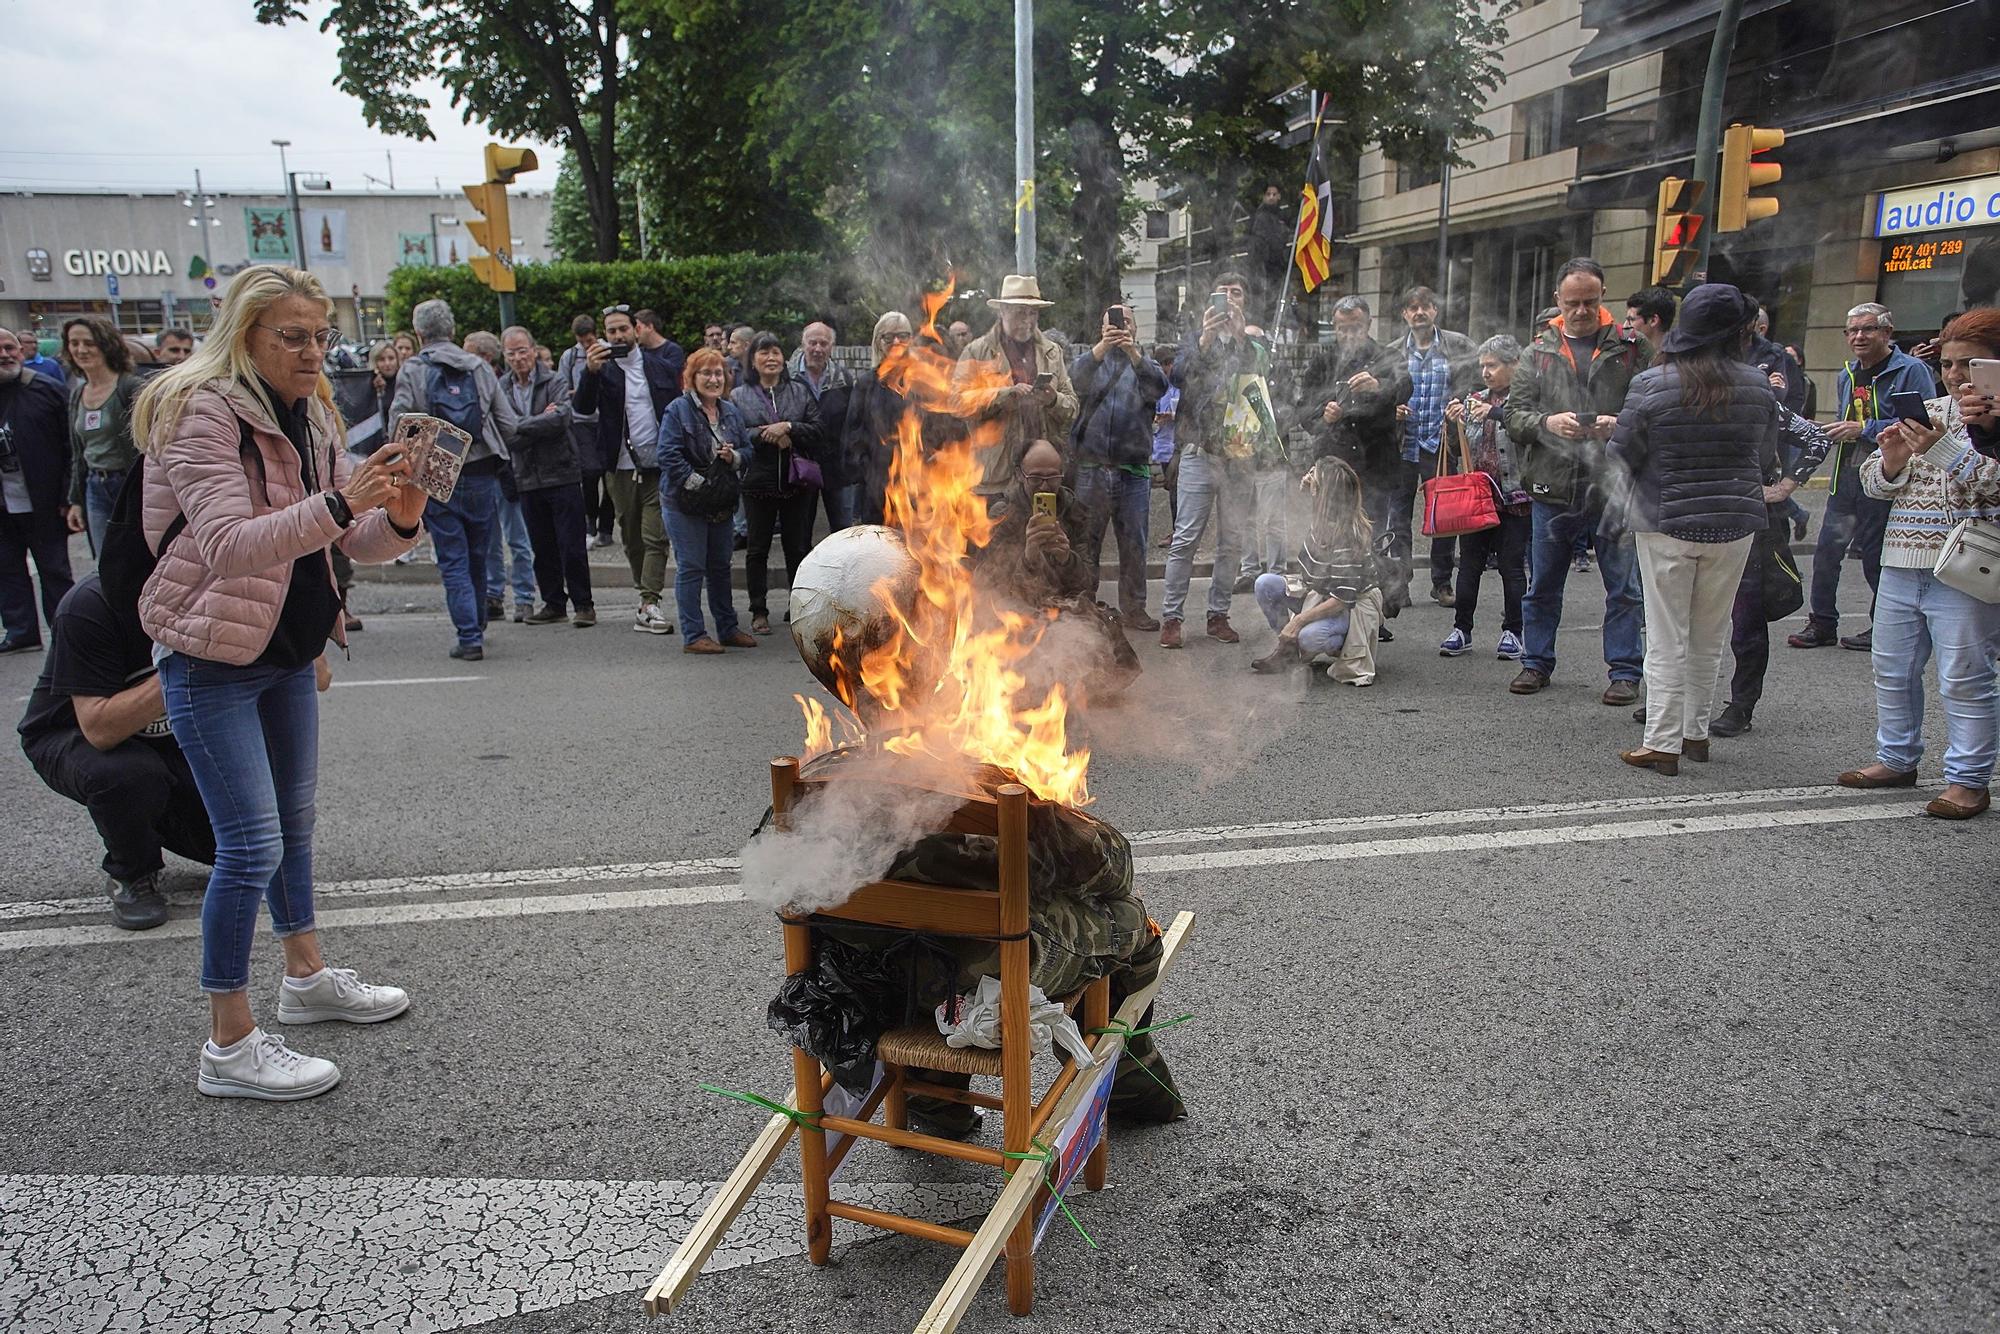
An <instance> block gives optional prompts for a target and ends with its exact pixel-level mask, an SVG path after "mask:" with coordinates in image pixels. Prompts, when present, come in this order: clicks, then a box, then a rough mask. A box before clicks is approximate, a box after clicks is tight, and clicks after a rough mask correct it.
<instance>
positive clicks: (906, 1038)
mask: <svg viewBox="0 0 2000 1334" xmlns="http://www.w3.org/2000/svg"><path fill="white" fill-rule="evenodd" d="M1084 990H1085V989H1078V990H1076V991H1072V992H1071V993H1070V994H1069V995H1067V996H1063V997H1060V998H1059V999H1060V1000H1061V1002H1062V1007H1063V1009H1065V1010H1067V1011H1069V1012H1070V1013H1071V1014H1075V1013H1076V1007H1077V1006H1078V1005H1079V1004H1081V1003H1082V1001H1083V992H1084ZM875 1055H876V1056H877V1057H879V1058H880V1059H882V1060H884V1061H887V1062H888V1063H889V1064H890V1065H914V1066H917V1067H919V1068H921V1069H925V1070H949V1071H951V1072H952V1073H953V1074H958V1075H990V1076H991V1077H993V1078H994V1079H998V1078H1000V1049H999V1048H997V1047H954V1046H952V1045H951V1044H950V1043H949V1042H946V1041H945V1037H944V1034H942V1033H940V1032H938V1030H937V1025H936V1024H911V1025H910V1026H909V1027H908V1028H892V1029H890V1030H889V1031H888V1032H886V1033H884V1034H883V1035H882V1036H881V1037H879V1038H877V1039H876V1041H875Z"/></svg>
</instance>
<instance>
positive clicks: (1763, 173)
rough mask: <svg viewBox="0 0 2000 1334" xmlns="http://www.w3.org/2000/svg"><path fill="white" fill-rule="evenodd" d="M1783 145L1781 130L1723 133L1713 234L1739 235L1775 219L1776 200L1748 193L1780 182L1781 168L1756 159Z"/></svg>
mask: <svg viewBox="0 0 2000 1334" xmlns="http://www.w3.org/2000/svg"><path fill="white" fill-rule="evenodd" d="M1784 143H1785V132H1784V131H1783V130H1760V129H1758V128H1757V127H1756V126H1754V125H1732V126H1730V127H1729V128H1728V129H1727V130H1725V131H1723V135H1722V190H1721V193H1719V194H1718V195H1716V197H1715V230H1717V231H1718V232H1740V231H1742V230H1743V229H1744V228H1745V227H1748V226H1749V225H1750V224H1751V223H1753V222H1756V221H1758V220H1759V219H1762V218H1769V217H1775V216H1776V215H1777V212H1778V201H1777V200H1776V199H1775V198H1773V197H1772V196H1770V195H1753V194H1751V193H1750V192H1751V191H1752V190H1758V189H1762V188H1763V187H1764V186H1767V185H1776V184H1777V183H1778V181H1779V180H1780V179H1782V178H1783V176H1784V174H1785V169H1784V168H1783V167H1781V166H1779V165H1778V164H1777V163H1775V162H1759V161H1758V160H1757V155H1758V154H1759V153H1768V152H1770V151H1771V150H1772V149H1774V148H1782V147H1783V146H1784Z"/></svg>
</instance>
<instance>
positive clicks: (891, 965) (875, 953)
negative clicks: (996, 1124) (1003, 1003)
mask: <svg viewBox="0 0 2000 1334" xmlns="http://www.w3.org/2000/svg"><path fill="white" fill-rule="evenodd" d="M845 929H850V928H843V930H845ZM851 929H855V930H862V929H865V928H851ZM871 934H874V933H872V932H871ZM880 934H881V937H882V943H881V944H880V945H878V946H876V947H873V948H868V947H862V946H856V945H851V944H848V943H847V942H845V941H843V940H840V939H837V938H836V937H834V936H832V935H829V934H828V933H827V932H825V931H814V933H813V936H814V939H813V966H812V967H811V968H809V969H807V970H806V971H805V972H803V973H794V974H792V975H791V976H789V977H787V978H786V979H785V983H784V985H783V986H781V987H780V988H778V994H777V995H776V996H775V997H773V998H772V1000H771V1004H770V1008H769V1009H768V1011H767V1012H766V1014H765V1019H764V1021H765V1023H766V1024H767V1025H769V1027H770V1028H771V1030H772V1031H773V1032H775V1033H783V1034H784V1035H785V1036H786V1037H787V1038H789V1039H791V1042H792V1045H793V1046H795V1047H798V1048H800V1049H801V1050H802V1051H805V1052H806V1053H807V1054H809V1055H811V1056H812V1057H814V1058H815V1059H817V1060H818V1061H819V1062H820V1064H822V1065H824V1066H825V1067H826V1068H827V1069H828V1070H829V1071H830V1072H831V1073H832V1074H833V1077H834V1080H835V1081H836V1082H837V1083H839V1085H840V1086H841V1087H842V1088H844V1089H846V1090H847V1091H848V1092H850V1093H854V1094H856V1095H860V1094H865V1093H866V1092H867V1091H868V1086H869V1085H870V1084H871V1083H873V1082H874V1073H875V1043H876V1041H877V1040H878V1039H879V1038H881V1036H882V1034H884V1033H885V1032H887V1031H888V1030H890V1029H891V1028H900V1027H902V1026H903V1025H905V1024H914V1023H917V1022H919V1020H922V1021H926V1022H929V1021H932V1020H933V1019H934V1015H933V1013H932V1012H933V1011H934V1009H935V1008H936V1006H937V1005H938V1004H939V1003H940V1002H942V1001H943V1000H944V999H945V997H946V996H948V995H950V994H951V988H952V981H953V979H954V978H955V977H956V976H957V972H958V966H957V961H956V960H955V958H954V957H953V956H952V955H951V954H950V953H949V952H948V951H946V950H944V949H942V948H940V947H939V946H938V944H937V943H936V942H934V941H932V940H929V939H927V938H926V937H923V936H920V935H917V934H915V933H913V932H907V931H895V932H882V933H880Z"/></svg>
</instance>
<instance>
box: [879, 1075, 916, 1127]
mask: <svg viewBox="0 0 2000 1334" xmlns="http://www.w3.org/2000/svg"><path fill="white" fill-rule="evenodd" d="M882 1069H883V1073H884V1077H885V1078H887V1079H888V1081H889V1087H888V1089H887V1090H886V1091H885V1092H884V1093H883V1095H882V1124H884V1125H886V1126H888V1127H889V1128H890V1129H891V1130H908V1129H909V1128H910V1096H909V1094H907V1093H905V1092H904V1091H903V1067H902V1066H900V1065H890V1064H889V1063H888V1062H887V1061H884V1062H883V1063H882Z"/></svg>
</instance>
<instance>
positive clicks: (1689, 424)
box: [1607, 360, 1785, 542]
mask: <svg viewBox="0 0 2000 1334" xmlns="http://www.w3.org/2000/svg"><path fill="white" fill-rule="evenodd" d="M1722 365H1723V367H1724V368H1725V370H1726V371H1727V372H1728V374H1729V377H1730V381H1731V384H1732V387H1733V388H1732V392H1731V394H1730V396H1729V403H1728V406H1727V407H1726V408H1725V409H1724V410H1723V412H1722V415H1721V416H1720V417H1715V416H1710V415H1707V414H1700V413H1697V412H1696V411H1695V410H1694V409H1692V408H1689V407H1685V406H1683V405H1682V403H1681V368H1680V367H1679V366H1677V365H1675V364H1674V363H1672V362H1668V363H1666V364H1665V365H1661V366H1656V367H1654V368H1653V369H1652V370H1649V371H1645V372H1643V373H1642V374H1641V375H1640V376H1639V377H1638V378H1637V379H1635V380H1633V381H1632V392H1631V395H1630V397H1628V398H1627V399H1626V400H1625V410H1624V411H1623V412H1621V413H1619V414H1618V430H1617V432H1616V433H1615V434H1613V435H1612V437H1611V443H1610V445H1609V446H1608V451H1607V452H1608V454H1609V457H1610V461H1611V464H1612V466H1613V468H1614V469H1616V470H1617V471H1616V472H1614V479H1617V478H1619V477H1620V476H1621V474H1622V479H1623V480H1624V481H1626V482H1628V483H1629V484H1630V487H1631V492H1630V496H1631V499H1630V506H1631V508H1630V520H1631V524H1632V527H1633V528H1634V529H1635V530H1637V531H1640V532H1660V533H1665V534H1666V535H1667V536H1668V537H1676V538H1679V539H1681V540H1682V541H1684V542H1731V541H1734V540H1735V539H1737V538H1739V537H1748V536H1750V535H1751V534H1752V533H1756V532H1760V531H1762V530H1763V528H1764V527H1765V525H1766V523H1767V521H1768V514H1767V512H1766V510H1765V507H1764V467H1763V459H1764V456H1765V454H1766V453H1767V451H1775V449H1776V447H1777V443H1778V435H1779V433H1780V432H1781V431H1782V430H1783V428H1784V423H1785V414H1784V412H1783V410H1782V409H1781V408H1780V407H1779V406H1778V401H1777V399H1776V398H1775V397H1774V396H1773V395H1772V393H1771V386H1770V383H1769V382H1768V381H1766V380H1765V378H1764V374H1763V372H1762V371H1760V370H1758V369H1757V368H1756V367H1755V366H1749V365H1745V364H1744V363H1743V362H1740V361H1735V360H1725V361H1724V362H1723V363H1722Z"/></svg>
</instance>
